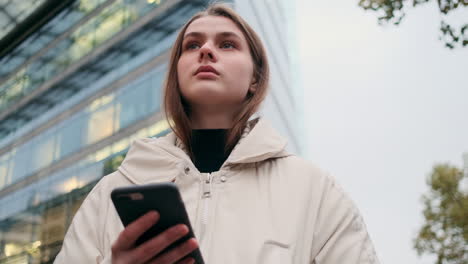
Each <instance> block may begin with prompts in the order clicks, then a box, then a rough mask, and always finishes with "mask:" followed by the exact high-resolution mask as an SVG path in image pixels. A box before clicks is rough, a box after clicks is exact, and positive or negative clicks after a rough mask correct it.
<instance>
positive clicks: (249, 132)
mask: <svg viewBox="0 0 468 264" xmlns="http://www.w3.org/2000/svg"><path fill="white" fill-rule="evenodd" d="M247 127H248V129H246V130H244V134H243V136H242V138H241V139H240V140H239V142H238V143H237V145H236V146H235V147H234V149H233V150H232V152H231V154H230V155H229V157H228V158H227V160H226V161H225V163H224V164H223V166H222V168H221V169H223V168H224V167H226V166H232V165H236V164H246V163H255V162H261V161H264V160H268V159H274V158H281V157H286V156H289V155H291V154H289V153H288V152H287V151H286V150H285V148H286V145H287V141H286V139H285V138H283V137H282V136H280V135H279V134H278V133H277V132H276V131H275V130H274V129H273V128H272V127H271V125H270V124H269V122H267V121H266V120H264V119H263V118H257V119H254V120H251V121H249V124H248V126H247ZM177 141H178V139H177V137H176V135H175V134H174V133H173V132H171V133H169V134H167V135H166V136H163V137H160V138H145V139H138V140H135V141H134V142H133V144H132V145H131V147H130V150H129V151H128V153H127V155H126V158H125V160H124V161H123V162H122V164H121V166H120V167H119V171H120V172H121V173H122V174H123V175H124V176H125V177H127V178H128V179H129V180H130V181H131V182H133V183H135V184H146V183H152V182H153V183H154V182H163V181H170V180H172V179H173V178H174V177H175V175H177V174H179V173H180V172H181V171H183V170H184V167H186V166H191V167H193V168H195V166H194V165H193V163H192V161H191V160H190V157H189V156H188V155H187V154H186V152H185V151H184V150H183V147H182V148H181V146H180V144H178V143H177ZM159 173H160V174H159Z"/></svg>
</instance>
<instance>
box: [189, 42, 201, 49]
mask: <svg viewBox="0 0 468 264" xmlns="http://www.w3.org/2000/svg"><path fill="white" fill-rule="evenodd" d="M199 47H200V46H199V45H198V44H197V43H189V44H187V45H186V46H185V49H188V50H193V49H198V48H199Z"/></svg>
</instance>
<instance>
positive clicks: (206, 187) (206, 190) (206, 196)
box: [200, 173, 213, 242]
mask: <svg viewBox="0 0 468 264" xmlns="http://www.w3.org/2000/svg"><path fill="white" fill-rule="evenodd" d="M212 181H213V176H212V175H211V173H207V174H205V179H204V182H203V194H202V200H203V211H202V215H201V232H200V242H201V240H203V237H204V235H205V230H206V225H207V223H208V215H209V212H210V211H209V210H210V208H209V206H210V198H211V183H212Z"/></svg>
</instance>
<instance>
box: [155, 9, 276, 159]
mask: <svg viewBox="0 0 468 264" xmlns="http://www.w3.org/2000/svg"><path fill="white" fill-rule="evenodd" d="M206 16H221V17H226V18H229V19H230V20H231V21H233V22H234V24H236V25H237V26H238V27H239V29H240V30H241V31H242V33H243V34H244V36H245V38H246V40H247V44H248V46H249V50H250V55H251V57H252V60H253V65H254V73H253V77H254V80H255V92H252V93H250V92H249V93H248V95H247V97H246V100H245V101H244V103H243V107H242V108H241V109H242V110H241V111H240V112H239V113H238V114H237V116H236V117H235V118H234V125H233V127H232V128H230V129H229V131H228V133H227V139H226V148H225V150H226V152H227V153H229V152H230V151H231V150H232V149H233V148H234V146H235V145H236V143H237V141H238V140H239V139H240V137H241V135H242V132H243V129H244V128H245V126H246V124H247V122H248V120H249V118H250V117H251V116H252V115H253V114H254V113H255V112H256V111H257V110H258V108H259V106H260V104H261V103H262V102H263V100H264V99H265V97H266V95H267V90H268V86H269V76H270V73H269V66H268V61H267V55H266V52H265V48H264V47H263V44H262V42H261V40H260V38H259V36H258V35H257V33H255V31H254V30H253V29H252V28H251V27H250V26H249V25H248V24H247V22H246V21H245V20H244V19H243V18H242V17H241V16H240V15H239V14H237V13H236V12H235V11H234V10H233V9H231V8H230V7H228V6H227V5H225V4H219V3H216V4H212V5H210V6H208V7H207V9H206V10H205V11H201V12H199V13H197V14H195V15H194V16H193V17H192V18H191V19H190V20H189V21H188V22H187V23H186V24H185V25H184V26H183V27H182V29H181V30H180V32H179V35H178V36H177V39H176V41H175V43H174V46H173V47H172V51H171V57H170V60H169V67H168V73H167V76H166V80H165V83H164V110H165V115H166V118H167V119H168V120H170V122H169V123H170V126H171V129H172V131H173V132H174V133H175V134H176V136H177V137H178V138H179V139H180V140H181V141H182V142H183V143H184V145H185V147H186V149H187V151H188V153H189V155H190V157H191V158H193V152H192V148H191V141H192V138H191V135H192V127H191V122H190V118H189V115H190V111H189V105H188V103H187V102H186V101H185V100H184V98H183V97H182V93H181V91H180V86H179V81H178V74H177V63H178V61H179V58H180V56H181V53H182V42H183V40H184V34H185V32H186V30H187V28H188V26H189V25H190V24H191V23H192V22H193V21H195V20H196V19H199V18H202V17H206Z"/></svg>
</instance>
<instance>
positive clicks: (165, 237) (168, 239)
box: [133, 224, 189, 263]
mask: <svg viewBox="0 0 468 264" xmlns="http://www.w3.org/2000/svg"><path fill="white" fill-rule="evenodd" d="M188 232H189V229H188V227H187V226H186V225H183V224H179V225H175V226H173V227H171V228H169V229H167V230H165V231H164V232H162V233H161V234H159V235H157V236H156V237H154V238H152V239H151V240H149V241H147V242H145V243H143V244H142V245H140V246H139V247H138V248H136V249H135V250H134V251H133V254H135V257H136V259H140V260H143V261H148V260H150V259H152V258H154V256H156V255H158V254H159V253H160V252H162V251H163V250H164V249H165V248H167V247H168V246H170V245H171V244H173V243H174V242H176V241H177V240H179V239H181V238H182V237H184V236H185V235H186V234H188ZM184 256H185V255H184ZM181 257H183V256H181ZM157 263H158V262H157ZM172 263H174V262H172Z"/></svg>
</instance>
